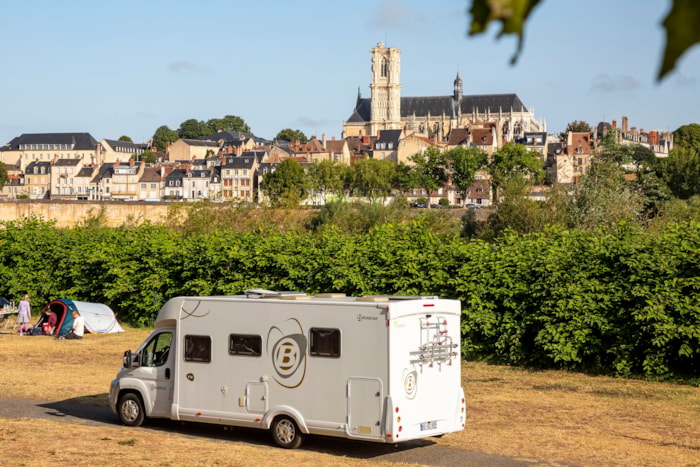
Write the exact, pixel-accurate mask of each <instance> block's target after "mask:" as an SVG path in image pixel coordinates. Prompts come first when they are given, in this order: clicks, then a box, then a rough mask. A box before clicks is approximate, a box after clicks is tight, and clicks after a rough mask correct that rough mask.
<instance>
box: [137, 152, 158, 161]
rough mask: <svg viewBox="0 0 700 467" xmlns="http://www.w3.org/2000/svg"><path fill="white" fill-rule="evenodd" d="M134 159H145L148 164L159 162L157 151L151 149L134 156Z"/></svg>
mask: <svg viewBox="0 0 700 467" xmlns="http://www.w3.org/2000/svg"><path fill="white" fill-rule="evenodd" d="M134 159H135V160H136V161H145V162H146V164H155V163H156V162H158V156H156V153H155V152H153V151H151V150H150V149H146V150H145V151H143V153H142V154H139V155H137V156H134Z"/></svg>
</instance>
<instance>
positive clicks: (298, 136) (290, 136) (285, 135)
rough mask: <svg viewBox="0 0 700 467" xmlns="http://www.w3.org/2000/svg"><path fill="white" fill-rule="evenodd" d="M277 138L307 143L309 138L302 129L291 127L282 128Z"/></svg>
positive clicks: (278, 139)
mask: <svg viewBox="0 0 700 467" xmlns="http://www.w3.org/2000/svg"><path fill="white" fill-rule="evenodd" d="M275 140H277V141H289V142H292V141H296V140H299V142H301V143H306V142H307V141H308V140H309V139H308V138H307V137H306V135H305V134H304V133H303V132H302V131H301V130H292V129H291V128H285V129H284V130H280V132H279V133H277V136H275Z"/></svg>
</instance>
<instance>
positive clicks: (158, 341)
mask: <svg viewBox="0 0 700 467" xmlns="http://www.w3.org/2000/svg"><path fill="white" fill-rule="evenodd" d="M172 342H173V334H172V333H171V332H161V333H160V334H157V335H155V336H153V339H151V341H150V342H149V343H148V344H146V347H144V348H143V350H142V351H141V366H161V365H165V362H167V361H168V354H169V353H170V344H172Z"/></svg>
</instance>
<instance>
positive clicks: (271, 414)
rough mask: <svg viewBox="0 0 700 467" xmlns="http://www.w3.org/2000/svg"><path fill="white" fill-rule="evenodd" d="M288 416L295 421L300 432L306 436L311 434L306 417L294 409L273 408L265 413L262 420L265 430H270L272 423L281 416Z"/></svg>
mask: <svg viewBox="0 0 700 467" xmlns="http://www.w3.org/2000/svg"><path fill="white" fill-rule="evenodd" d="M285 415H286V416H287V417H290V418H291V419H292V420H294V423H296V424H297V426H298V427H299V430H300V431H301V432H302V433H304V434H305V435H308V434H309V427H307V426H306V421H305V420H304V417H303V416H302V415H301V413H300V412H299V411H298V410H296V409H294V408H292V407H285V406H281V407H273V408H271V409H270V410H268V411H267V412H265V415H263V418H262V420H261V422H260V423H261V424H262V426H263V428H265V429H270V427H271V426H272V422H273V421H274V420H275V419H276V418H277V417H280V416H285Z"/></svg>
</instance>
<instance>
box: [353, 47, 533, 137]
mask: <svg viewBox="0 0 700 467" xmlns="http://www.w3.org/2000/svg"><path fill="white" fill-rule="evenodd" d="M400 74H401V51H400V50H399V49H396V48H393V47H388V48H387V47H385V46H384V44H383V43H379V44H377V47H375V48H373V49H372V82H371V84H370V91H371V95H370V97H369V99H367V98H363V97H362V96H361V94H360V92H359V90H358V95H357V102H356V104H355V109H354V110H353V112H352V115H350V118H348V119H347V121H346V122H345V123H344V124H343V137H344V138H347V137H351V136H376V135H377V134H378V133H379V132H380V131H383V130H404V134H405V135H409V134H416V135H419V136H424V137H426V138H430V139H431V140H434V141H436V142H438V143H443V142H446V141H447V139H448V136H449V134H450V132H451V131H452V130H456V129H469V130H472V129H475V128H483V129H490V130H491V131H492V132H493V133H494V136H495V139H496V141H497V142H498V143H501V144H502V143H506V142H509V141H514V140H515V139H516V138H521V137H523V136H524V133H525V132H545V131H546V125H545V124H544V122H542V121H539V120H537V119H536V118H535V115H534V112H533V111H532V110H528V109H527V108H526V107H525V105H524V104H523V103H522V101H521V100H520V98H519V97H518V95H517V94H474V95H464V94H463V92H462V86H463V82H462V79H461V78H460V76H459V73H457V77H456V78H455V80H454V90H453V93H452V95H451V96H450V95H447V96H433V97H402V96H401V82H400ZM501 144H498V146H500V145H501Z"/></svg>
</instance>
